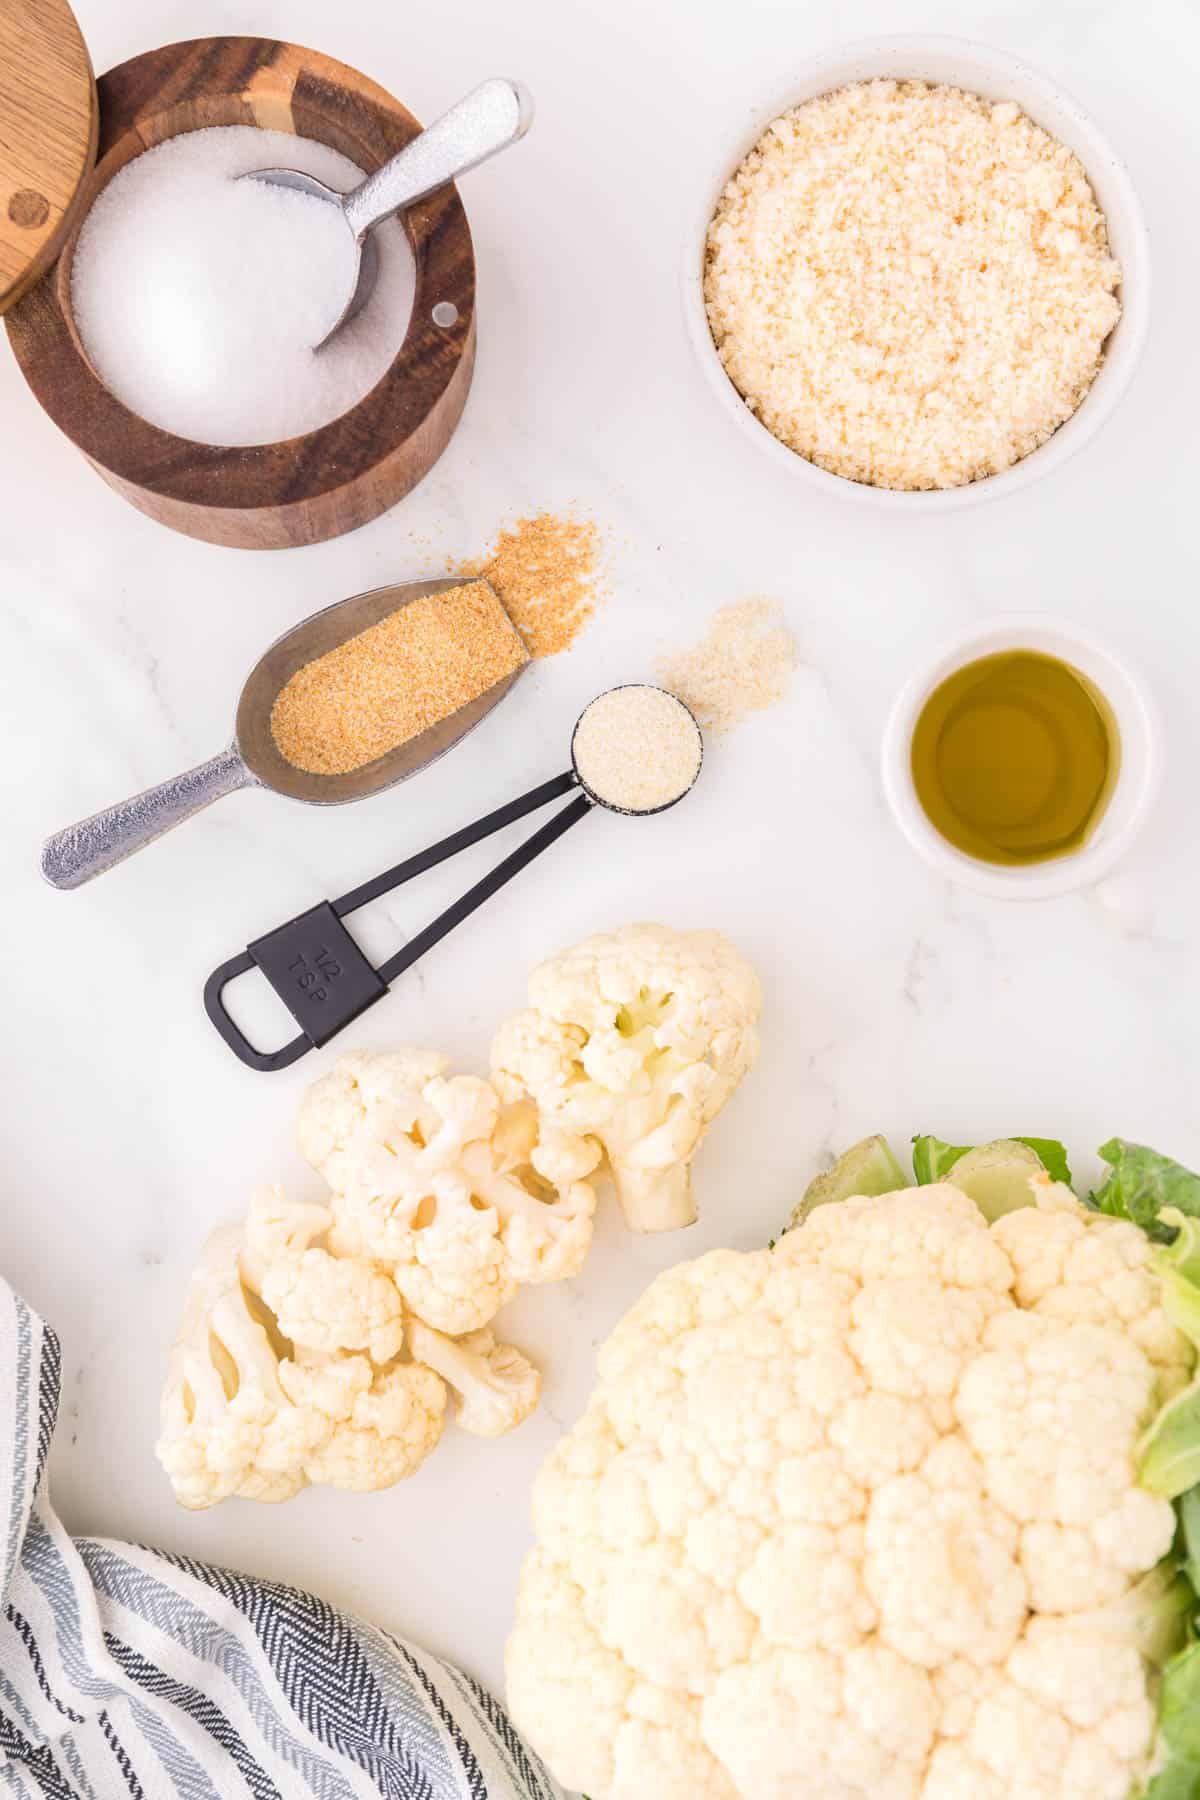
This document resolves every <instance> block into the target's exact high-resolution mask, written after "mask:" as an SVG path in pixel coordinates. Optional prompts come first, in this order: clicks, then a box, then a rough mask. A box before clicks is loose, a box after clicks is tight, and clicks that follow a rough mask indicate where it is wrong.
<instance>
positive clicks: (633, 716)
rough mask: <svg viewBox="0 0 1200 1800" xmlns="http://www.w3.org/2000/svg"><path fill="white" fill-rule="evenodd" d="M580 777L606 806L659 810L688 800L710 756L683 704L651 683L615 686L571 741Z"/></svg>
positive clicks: (582, 718)
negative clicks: (705, 756)
mask: <svg viewBox="0 0 1200 1800" xmlns="http://www.w3.org/2000/svg"><path fill="white" fill-rule="evenodd" d="M571 756H572V759H573V761H574V763H575V773H576V774H577V775H578V776H579V779H580V781H582V783H583V785H584V787H585V788H586V789H587V791H588V793H589V794H591V795H592V797H593V798H594V799H596V800H599V801H600V803H601V805H602V806H612V807H616V809H617V810H618V812H631V813H648V812H658V811H660V810H661V809H662V808H663V807H664V806H673V805H674V803H675V801H676V800H682V798H683V796H684V795H685V794H686V793H687V791H688V789H689V788H690V787H691V785H692V783H693V782H694V781H695V779H696V777H697V775H698V774H699V773H700V764H701V762H702V760H703V757H704V742H703V739H702V738H701V736H700V727H699V726H698V725H697V724H696V721H695V719H693V717H692V715H691V713H690V712H689V711H688V709H687V707H686V706H684V704H683V702H682V701H680V700H677V699H676V698H675V696H674V694H667V693H664V692H663V690H662V688H656V687H650V686H649V685H644V686H643V685H641V684H637V685H631V686H629V687H618V688H610V689H609V691H608V692H607V693H606V694H601V695H599V697H598V698H597V699H595V700H593V701H592V703H591V705H590V706H588V707H586V708H585V709H584V711H583V712H582V713H581V715H580V718H579V723H578V725H576V727H575V736H574V738H573V739H572V742H571Z"/></svg>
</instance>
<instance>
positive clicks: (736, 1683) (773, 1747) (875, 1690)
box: [701, 1644, 936, 1800]
mask: <svg viewBox="0 0 1200 1800" xmlns="http://www.w3.org/2000/svg"><path fill="white" fill-rule="evenodd" d="M935 1717H936V1713H935V1707H934V1700H933V1693H932V1691H931V1689H930V1685H929V1678H928V1676H927V1675H925V1673H924V1672H923V1671H922V1670H919V1669H915V1668H913V1667H912V1665H911V1664H909V1663H906V1662H905V1661H904V1660H903V1659H902V1658H901V1657H899V1656H897V1655H896V1654H895V1653H894V1652H893V1651H891V1650H889V1649H887V1648H886V1647H885V1646H884V1645H881V1644H870V1645H868V1644H864V1645H860V1646H856V1647H855V1648H852V1649H850V1650H847V1651H846V1653H845V1655H844V1656H843V1657H834V1656H829V1655H826V1654H824V1653H823V1652H821V1651H819V1650H809V1651H804V1652H799V1651H788V1650H777V1651H773V1652H771V1653H770V1654H769V1655H767V1656H765V1657H763V1658H762V1660H761V1661H755V1662H754V1663H751V1664H745V1665H743V1666H742V1667H740V1668H737V1669H733V1670H731V1671H729V1673H727V1674H725V1675H723V1676H722V1677H721V1678H720V1680H718V1682H717V1683H716V1685H715V1688H714V1691H713V1693H712V1695H711V1697H710V1698H709V1699H708V1700H707V1701H706V1702H705V1704H704V1707H703V1710H702V1713H701V1721H702V1723H701V1729H702V1732H703V1736H704V1741H705V1743H706V1744H707V1745H708V1746H709V1748H710V1749H711V1750H712V1751H713V1752H714V1753H715V1754H716V1755H717V1756H718V1757H719V1758H720V1761H721V1763H722V1764H723V1766H724V1767H725V1769H727V1770H728V1772H729V1773H730V1775H732V1777H733V1780H734V1783H735V1789H734V1791H735V1793H737V1794H739V1795H743V1796H753V1800H829V1797H830V1796H831V1795H835V1794H836V1795H838V1796H846V1797H847V1800H848V1797H849V1796H851V1795H854V1796H858V1795H864V1796H865V1795H868V1794H869V1795H871V1796H873V1797H874V1796H879V1800H916V1796H917V1794H918V1793H919V1791H920V1784H921V1776H922V1773H923V1770H924V1765H925V1758H926V1756H927V1755H928V1752H929V1745H930V1742H931V1740H932V1738H933V1733H934V1724H935Z"/></svg>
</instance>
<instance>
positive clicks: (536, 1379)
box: [409, 1321, 542, 1438]
mask: <svg viewBox="0 0 1200 1800" xmlns="http://www.w3.org/2000/svg"><path fill="white" fill-rule="evenodd" d="M409 1347H410V1349H411V1350H412V1354H413V1356H414V1358H415V1359H416V1361H417V1362H418V1363H425V1364H427V1365H428V1366H429V1368H430V1369H436V1370H437V1373H438V1374H439V1375H440V1376H441V1377H442V1380H443V1381H445V1382H446V1384H447V1385H448V1386H449V1387H452V1388H453V1389H454V1391H455V1393H456V1394H457V1395H458V1411H457V1414H456V1417H457V1419H458V1422H459V1424H460V1425H461V1426H462V1428H463V1430H464V1431H470V1432H473V1433H474V1435H475V1436H476V1437H488V1438H493V1437H503V1435H504V1433H505V1432H506V1431H512V1430H514V1429H515V1428H516V1426H518V1425H520V1424H521V1423H522V1421H523V1420H525V1419H527V1418H528V1417H529V1415H530V1413H531V1412H532V1411H533V1409H534V1407H535V1406H536V1405H537V1403H538V1396H539V1394H540V1393H541V1391H542V1378H541V1376H540V1375H539V1373H538V1371H537V1370H536V1369H535V1368H534V1366H533V1364H532V1363H531V1362H529V1361H528V1359H527V1358H526V1357H524V1356H522V1355H521V1352H520V1351H519V1350H517V1349H515V1348H514V1347H513V1345H512V1344H498V1343H497V1342H496V1340H495V1338H494V1337H493V1336H492V1333H491V1332H490V1331H475V1332H472V1333H471V1334H470V1335H469V1336H468V1337H462V1338H458V1339H452V1338H448V1337H444V1336H443V1335H442V1333H441V1332H440V1331H431V1330H430V1328H429V1326H428V1325H422V1324H420V1323H419V1322H418V1321H414V1322H413V1324H412V1325H411V1327H410V1329H409Z"/></svg>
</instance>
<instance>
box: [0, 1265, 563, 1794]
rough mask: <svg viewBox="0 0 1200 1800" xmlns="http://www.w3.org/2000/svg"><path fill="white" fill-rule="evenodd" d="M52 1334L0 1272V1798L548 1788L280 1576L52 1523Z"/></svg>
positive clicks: (427, 1661) (55, 1358) (520, 1753)
mask: <svg viewBox="0 0 1200 1800" xmlns="http://www.w3.org/2000/svg"><path fill="white" fill-rule="evenodd" d="M58 1394H59V1348H58V1340H57V1338H56V1337H55V1336H54V1333H53V1332H52V1331H50V1330H49V1328H48V1327H47V1326H45V1325H44V1324H43V1323H42V1321H41V1320H40V1319H39V1318H38V1317H37V1316H36V1314H34V1313H32V1312H31V1311H30V1309H29V1308H28V1307H27V1306H26V1305H25V1303H24V1301H22V1300H21V1299H20V1297H19V1296H18V1295H16V1294H14V1293H13V1292H12V1290H11V1289H10V1288H9V1287H7V1286H6V1285H5V1284H4V1283H3V1282H2V1281H0V1601H2V1603H3V1613H2V1616H0V1794H3V1795H13V1796H18V1797H19V1800H180V1797H182V1800H303V1797H304V1796H308V1795H314V1796H319V1797H320V1800H374V1797H375V1796H379V1795H383V1796H386V1797H387V1800H563V1796H562V1792H561V1789H559V1788H558V1787H557V1786H556V1785H555V1783H554V1782H553V1780H552V1779H551V1778H550V1776H549V1775H548V1774H547V1773H546V1770H545V1769H544V1768H543V1766H542V1764H541V1763H540V1762H539V1761H538V1759H537V1757H536V1756H534V1755H533V1753H532V1752H531V1751H529V1750H527V1749H526V1748H525V1746H524V1744H523V1743H522V1742H521V1740H520V1738H519V1737H518V1736H517V1734H516V1731H515V1730H514V1729H513V1726H512V1724H511V1723H510V1721H509V1718H508V1715H507V1714H506V1713H505V1711H504V1709H503V1707H501V1706H500V1705H499V1704H498V1703H497V1702H496V1701H495V1700H494V1699H493V1698H492V1696H491V1695H490V1694H489V1693H488V1692H487V1690H486V1689H485V1688H482V1687H480V1686H479V1684H478V1683H477V1682H475V1681H473V1680H472V1679H471V1677H470V1676H469V1675H464V1674H462V1673H461V1672H460V1671H459V1670H458V1669H455V1668H452V1667H451V1666H450V1665H449V1664H448V1663H444V1662H441V1661H439V1660H438V1659H437V1658H436V1657H433V1656H429V1655H427V1654H426V1653H425V1652H424V1651H423V1650H419V1649H417V1647H416V1646H415V1645H413V1644H408V1643H405V1642H404V1640H403V1639H401V1638H396V1637H392V1636H391V1635H390V1634H389V1633H388V1632H385V1631H380V1630H377V1629H376V1628H375V1627H374V1626H371V1625H365V1624H363V1623H362V1622H361V1621H359V1620H357V1619H351V1618H347V1617H346V1616H345V1615H344V1614H341V1613H337V1612H334V1610H333V1608H332V1607H329V1606H326V1605H325V1603H324V1601H321V1600H318V1599H316V1598H315V1597H314V1596H313V1595H311V1594H302V1593H299V1592H297V1590H296V1589H295V1588H289V1587H283V1586H281V1585H280V1584H279V1583H277V1582H268V1581H256V1580H254V1579H253V1578H252V1577H250V1576H247V1575H234V1574H231V1573H230V1572H229V1571H228V1570H226V1569H214V1568H209V1567H207V1566H206V1565H205V1564H203V1563H197V1562H190V1561H187V1560H185V1559H184V1558H182V1557H175V1556H167V1555H164V1554H163V1553H162V1552H160V1551H157V1550H145V1549H140V1548H136V1547H134V1546H133V1545H130V1544H117V1543H111V1542H108V1541H106V1540H103V1539H98V1538H79V1539H72V1538H70V1537H68V1536H67V1533H66V1532H65V1531H64V1530H63V1528H62V1526H61V1525H60V1524H59V1522H58V1520H57V1519H56V1518H55V1516H54V1510H53V1508H52V1506H51V1504H50V1497H49V1495H48V1493H47V1491H46V1483H45V1465H46V1456H47V1452H48V1451H49V1448H50V1439H51V1437H52V1435H53V1432H54V1424H55V1418H56V1415H57V1412H58Z"/></svg>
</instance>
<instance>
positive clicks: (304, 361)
mask: <svg viewBox="0 0 1200 1800" xmlns="http://www.w3.org/2000/svg"><path fill="white" fill-rule="evenodd" d="M274 167H282V168H295V169H303V170H304V171H305V173H306V174H309V175H316V176H317V177H318V178H319V179H320V180H321V181H324V182H326V183H327V184H328V186H330V187H332V188H336V189H338V190H339V191H340V192H343V193H344V192H346V191H347V190H348V189H350V188H352V187H354V186H355V185H356V183H357V182H359V181H361V179H362V171H361V170H359V169H358V168H356V167H355V165H354V164H353V163H352V162H350V161H349V159H348V158H347V157H344V156H340V155H339V154H338V153H337V151H336V150H330V149H329V148H328V147H327V146H326V145H325V144H318V143H315V142H314V141H313V140H312V139H311V138H299V137H293V136H291V135H290V134H289V133H287V132H283V131H259V130H258V129H257V128H256V127H254V126H252V125H228V126H214V127H212V128H210V129H208V130H205V131H191V132H187V133H186V134H185V135H184V136H182V137H177V138H171V139H170V140H169V141H168V142H167V143H165V144H160V145H158V146H157V147H156V148H155V149H153V150H147V151H145V152H144V153H143V154H142V155H141V156H138V157H136V158H135V159H134V160H133V162H131V163H128V164H127V165H126V166H125V168H123V169H122V170H121V171H120V173H119V174H118V175H115V176H114V177H113V179H112V181H110V182H109V184H108V186H107V187H106V188H105V190H104V192H103V193H102V194H101V195H100V197H99V199H98V200H97V201H96V203H95V205H94V206H93V207H92V209H91V211H90V212H89V214H88V216H87V219H86V220H85V221H84V225H83V229H82V231H81V232H80V235H79V242H78V245H77V246H76V250H75V260H74V267H73V270H72V286H71V301H72V308H73V311H74V314H75V321H76V324H77V325H78V328H79V334H80V337H81V338H82V340H83V346H84V349H85V350H86V351H87V354H88V356H89V357H90V358H91V361H92V364H93V367H94V368H95V370H96V372H97V374H98V375H99V376H100V378H101V380H102V381H104V382H105V384H106V385H107V386H108V387H109V388H110V389H111V390H112V392H113V393H114V394H115V395H116V396H117V398H118V399H119V400H121V401H123V402H124V404H125V405H126V406H128V407H129V408H130V410H131V411H132V412H135V413H139V414H140V415H141V417H142V418H143V419H148V420H149V421H150V422H151V424H154V425H159V426H161V427H162V428H163V430H165V431H171V432H174V433H176V434H177V435H178V436H179V437H185V438H191V439H193V440H194V441H195V442H197V443H202V444H269V443H276V442H278V441H279V440H281V439H284V438H290V437H296V436H298V435H299V434H300V433H302V432H305V431H312V430H314V429H315V428H316V427H317V426H319V425H326V424H328V423H329V421H330V420H331V419H336V418H337V417H339V415H340V414H342V413H344V412H348V411H349V409H350V408H351V407H352V406H354V405H355V404H356V403H357V402H358V401H359V400H361V399H362V397H363V395H364V394H367V393H369V392H370V390H371V389H372V388H373V387H374V386H375V383H376V382H377V381H378V380H379V378H380V376H381V375H382V374H383V373H384V371H385V369H386V368H387V367H388V365H389V363H390V362H391V361H392V359H393V358H394V357H395V355H396V352H397V351H398V350H399V348H400V345H401V344H402V343H403V341H404V335H405V332H406V331H407V329H408V321H409V315H410V313H411V311H412V302H413V289H414V285H415V278H414V270H413V259H412V252H411V249H410V247H409V243H408V239H407V237H406V236H405V233H404V229H403V227H402V226H401V225H400V223H399V221H398V220H395V219H391V220H388V221H387V222H386V223H385V224H383V225H381V226H379V227H378V229H377V231H376V239H377V241H378V244H379V280H378V283H377V285H376V288H375V291H374V293H373V295H372V296H371V299H370V301H369V302H368V304H367V305H366V306H365V307H364V308H363V311H362V312H361V313H360V314H359V315H358V317H357V318H355V319H352V320H351V321H350V322H349V323H348V324H347V325H345V326H344V327H343V328H342V330H341V331H340V332H339V333H338V335H337V337H336V338H334V339H333V341H332V342H331V343H330V344H328V345H327V346H326V348H325V349H324V350H322V351H321V352H320V354H319V355H314V354H313V345H314V344H316V343H318V342H319V341H320V339H321V338H322V337H324V335H325V333H326V331H328V329H329V327H330V325H331V324H332V322H333V320H334V319H336V318H337V316H338V313H339V312H340V311H341V309H342V306H343V304H344V303H345V299H346V296H347V294H348V293H349V291H350V288H351V286H352V284H353V280H354V259H353V254H352V246H351V241H350V233H349V231H348V230H347V229H346V226H345V224H344V223H343V222H342V219H341V218H340V216H339V215H338V214H337V212H335V210H334V208H333V207H332V206H329V205H327V204H326V203H325V202H323V201H321V200H317V199H314V198H313V197H312V196H311V195H308V194H298V193H295V192H293V191H291V190H289V189H286V188H277V187H269V186H267V185H266V184H265V183H263V182H259V181H236V180H234V179H233V177H234V176H235V175H239V174H243V173H245V172H246V171H247V170H250V169H264V168H274Z"/></svg>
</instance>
